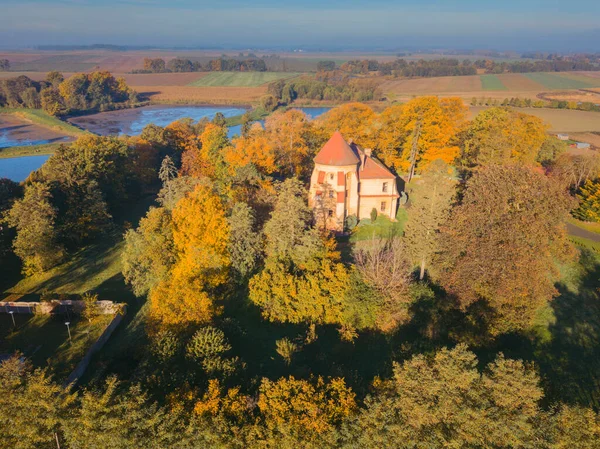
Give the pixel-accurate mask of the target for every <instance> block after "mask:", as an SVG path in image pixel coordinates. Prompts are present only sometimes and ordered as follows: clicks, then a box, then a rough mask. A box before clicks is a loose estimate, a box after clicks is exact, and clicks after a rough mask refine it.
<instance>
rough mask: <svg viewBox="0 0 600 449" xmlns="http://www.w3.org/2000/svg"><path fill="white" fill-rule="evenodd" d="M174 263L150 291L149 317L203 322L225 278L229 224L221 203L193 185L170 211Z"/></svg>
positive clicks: (206, 189)
mask: <svg viewBox="0 0 600 449" xmlns="http://www.w3.org/2000/svg"><path fill="white" fill-rule="evenodd" d="M172 222H173V245H174V251H175V258H176V261H175V264H174V266H173V268H172V270H171V273H170V275H169V276H168V277H167V278H166V279H164V280H163V281H161V282H159V283H158V285H157V286H156V287H154V288H153V289H152V291H151V292H150V305H151V316H152V317H153V318H154V319H155V320H157V321H158V322H159V323H162V324H165V325H177V324H189V323H203V322H208V321H209V320H210V319H211V318H212V316H213V315H214V313H215V312H216V310H217V306H216V305H215V304H214V300H215V299H216V298H217V297H218V290H219V287H221V286H222V285H223V284H225V283H226V282H227V280H228V272H229V265H230V259H229V254H228V251H227V244H228V240H229V225H228V223H227V218H226V216H225V212H224V210H223V204H222V203H221V200H220V199H219V197H218V196H216V195H215V194H214V193H213V192H212V190H211V188H210V187H207V186H205V185H202V184H199V185H197V186H196V188H195V189H194V190H193V191H192V192H190V193H189V194H188V195H187V196H186V197H184V198H183V199H181V200H180V201H179V202H178V203H177V205H176V206H175V208H174V209H173V212H172Z"/></svg>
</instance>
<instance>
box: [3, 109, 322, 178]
mask: <svg viewBox="0 0 600 449" xmlns="http://www.w3.org/2000/svg"><path fill="white" fill-rule="evenodd" d="M298 109H300V110H301V111H302V112H304V113H305V114H306V115H307V116H308V117H309V118H310V119H314V118H316V117H319V116H320V115H321V114H324V113H325V112H327V111H328V110H330V109H331V108H298ZM217 112H221V113H222V114H223V115H224V116H225V117H234V116H236V115H241V114H243V113H245V112H246V109H244V108H234V107H223V106H221V107H219V106H147V107H144V108H138V109H123V110H120V111H110V112H101V113H99V114H94V115H88V116H84V117H76V118H73V119H70V121H71V122H72V123H73V124H76V125H77V126H79V127H82V128H85V129H88V130H89V131H91V132H94V133H96V134H101V135H118V134H129V135H137V134H140V133H141V132H142V129H143V128H144V127H145V126H146V125H147V124H149V123H154V124H155V125H158V126H166V125H168V124H169V123H172V122H174V121H175V120H179V119H182V118H185V117H189V118H192V119H193V120H196V121H197V120H200V119H202V118H204V117H207V118H208V119H212V118H213V117H214V116H215V114H216V113H217ZM259 123H261V124H262V125H264V120H260V121H259ZM241 129H242V126H241V125H237V126H232V127H230V128H229V132H228V135H229V137H230V138H231V137H233V136H235V135H236V134H237V135H239V134H240V132H241ZM2 139H3V136H2V135H0V148H2V147H3V144H4V143H10V142H11V140H9V139H8V137H6V138H5V140H2ZM46 140H47V139H46ZM46 140H39V141H23V140H19V145H34V144H35V145H37V144H41V143H49V142H51V141H52V140H48V141H46ZM5 146H11V145H5ZM48 157H49V156H48V155H44V156H27V157H19V158H7V159H0V178H9V179H12V180H13V181H17V182H20V181H23V180H25V179H26V178H27V176H29V173H31V172H32V171H33V170H37V169H38V168H40V167H41V166H42V164H43V163H44V162H46V160H48Z"/></svg>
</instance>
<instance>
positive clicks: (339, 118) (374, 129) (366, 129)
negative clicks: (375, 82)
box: [317, 103, 379, 148]
mask: <svg viewBox="0 0 600 449" xmlns="http://www.w3.org/2000/svg"><path fill="white" fill-rule="evenodd" d="M317 127H318V128H317V132H318V133H319V137H320V140H321V141H322V143H324V142H325V141H326V140H327V139H329V138H330V137H331V135H332V134H333V133H334V132H335V131H340V132H341V133H342V135H343V136H344V138H346V139H352V140H353V141H354V142H356V143H357V144H358V145H360V146H361V147H364V148H375V146H376V144H377V135H378V134H379V132H378V129H379V123H378V121H377V114H375V112H374V111H373V109H371V108H370V107H369V106H367V105H366V104H363V103H348V104H345V105H342V106H338V107H337V108H334V109H332V110H330V111H329V112H327V114H325V115H323V116H322V117H320V118H319V119H318V120H317Z"/></svg>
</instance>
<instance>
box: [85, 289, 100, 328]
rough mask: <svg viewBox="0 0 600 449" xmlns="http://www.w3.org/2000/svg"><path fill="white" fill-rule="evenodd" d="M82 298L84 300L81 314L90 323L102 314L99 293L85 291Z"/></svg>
mask: <svg viewBox="0 0 600 449" xmlns="http://www.w3.org/2000/svg"><path fill="white" fill-rule="evenodd" d="M81 300H82V301H83V310H82V312H81V316H82V317H83V318H85V319H86V320H88V322H89V323H91V322H92V321H94V320H95V319H96V318H97V317H99V316H100V307H99V306H98V294H92V293H85V294H84V295H83V296H82V297H81Z"/></svg>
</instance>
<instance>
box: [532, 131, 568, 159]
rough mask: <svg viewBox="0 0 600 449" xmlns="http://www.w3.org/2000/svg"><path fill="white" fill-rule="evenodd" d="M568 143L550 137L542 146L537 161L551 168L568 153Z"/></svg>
mask: <svg viewBox="0 0 600 449" xmlns="http://www.w3.org/2000/svg"><path fill="white" fill-rule="evenodd" d="M567 148H568V147H567V142H565V141H564V140H558V139H557V138H556V137H553V136H548V137H546V140H545V141H544V143H543V144H542V146H541V148H540V151H539V153H538V155H537V157H536V159H535V160H536V161H537V162H539V163H540V164H542V165H543V166H544V167H548V166H550V165H551V164H552V163H553V162H554V161H555V160H556V159H557V158H558V157H559V156H560V155H561V154H563V153H564V152H566V151H567Z"/></svg>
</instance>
